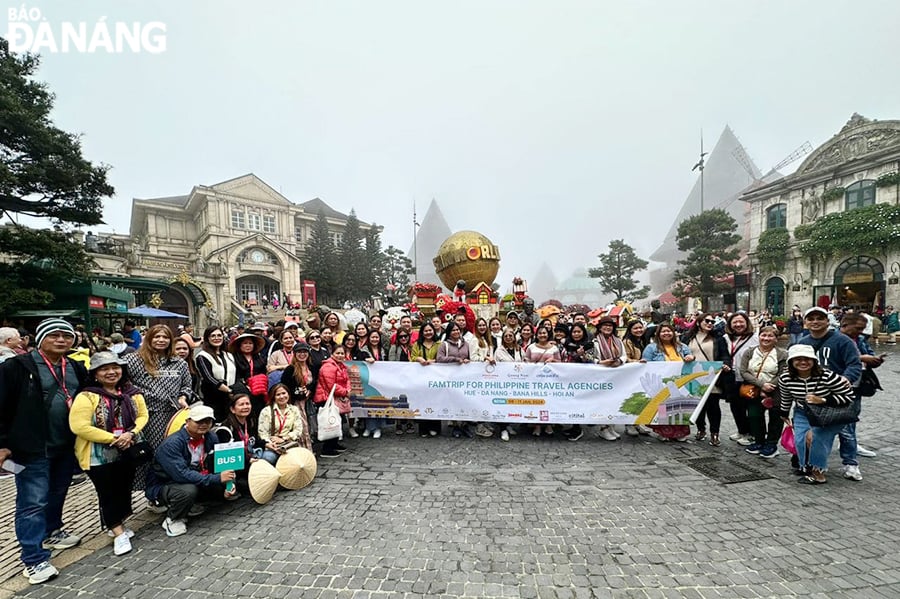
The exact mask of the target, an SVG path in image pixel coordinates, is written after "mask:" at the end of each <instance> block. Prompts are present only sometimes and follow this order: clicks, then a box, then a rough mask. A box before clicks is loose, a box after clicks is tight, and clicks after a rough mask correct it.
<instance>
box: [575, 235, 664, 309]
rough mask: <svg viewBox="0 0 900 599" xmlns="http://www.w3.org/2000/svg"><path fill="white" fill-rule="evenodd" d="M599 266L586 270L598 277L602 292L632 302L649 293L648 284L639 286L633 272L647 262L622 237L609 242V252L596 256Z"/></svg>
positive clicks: (644, 267)
mask: <svg viewBox="0 0 900 599" xmlns="http://www.w3.org/2000/svg"><path fill="white" fill-rule="evenodd" d="M597 257H598V258H599V259H600V266H599V267H598V268H592V269H590V270H589V271H588V275H589V276H590V277H592V278H595V279H600V289H602V290H603V292H604V293H613V294H615V296H616V300H617V301H618V300H625V301H626V302H633V301H635V300H639V299H643V298H645V297H647V294H649V293H650V286H649V285H644V286H642V287H639V286H638V285H639V283H640V282H639V281H638V280H637V279H635V278H634V273H636V272H638V271H640V270H645V269H646V268H647V265H648V264H649V262H647V261H646V260H641V259H640V258H638V257H637V255H636V254H635V253H634V248H633V247H631V246H630V245H628V244H627V243H625V240H623V239H613V240H612V241H610V242H609V252H607V253H605V254H600V255H599V256H597Z"/></svg>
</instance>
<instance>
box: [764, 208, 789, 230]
mask: <svg viewBox="0 0 900 599" xmlns="http://www.w3.org/2000/svg"><path fill="white" fill-rule="evenodd" d="M785 227H787V204H775V205H774V206H772V207H770V208H769V209H768V210H766V229H784V228H785Z"/></svg>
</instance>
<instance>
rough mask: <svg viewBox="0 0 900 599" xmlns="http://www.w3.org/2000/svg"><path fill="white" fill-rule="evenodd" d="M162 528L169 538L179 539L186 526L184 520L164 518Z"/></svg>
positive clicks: (185, 530)
mask: <svg viewBox="0 0 900 599" xmlns="http://www.w3.org/2000/svg"><path fill="white" fill-rule="evenodd" d="M162 527H163V530H165V531H166V534H167V535H168V536H170V537H180V536H181V535H183V534H184V533H186V532H187V524H185V523H184V520H172V519H171V518H166V519H165V520H163V523H162Z"/></svg>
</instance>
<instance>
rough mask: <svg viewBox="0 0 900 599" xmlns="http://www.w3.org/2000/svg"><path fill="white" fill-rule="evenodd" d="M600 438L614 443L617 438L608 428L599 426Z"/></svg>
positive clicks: (614, 432)
mask: <svg viewBox="0 0 900 599" xmlns="http://www.w3.org/2000/svg"><path fill="white" fill-rule="evenodd" d="M600 438H601V439H606V440H607V441H616V440H618V438H619V436H618V435H616V431H614V430H613V429H611V428H610V427H608V426H601V427H600Z"/></svg>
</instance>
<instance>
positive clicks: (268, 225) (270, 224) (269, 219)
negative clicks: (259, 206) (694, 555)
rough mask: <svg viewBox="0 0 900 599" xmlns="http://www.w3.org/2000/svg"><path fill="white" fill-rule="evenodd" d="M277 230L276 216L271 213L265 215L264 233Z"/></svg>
mask: <svg viewBox="0 0 900 599" xmlns="http://www.w3.org/2000/svg"><path fill="white" fill-rule="evenodd" d="M274 232H275V217H274V216H273V215H271V214H266V215H264V216H263V233H274Z"/></svg>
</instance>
